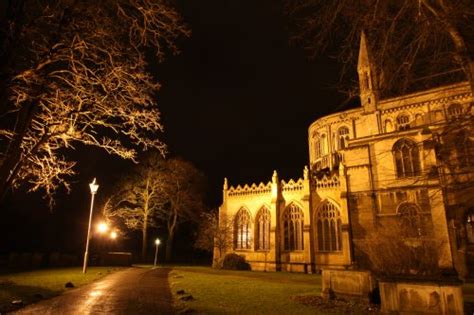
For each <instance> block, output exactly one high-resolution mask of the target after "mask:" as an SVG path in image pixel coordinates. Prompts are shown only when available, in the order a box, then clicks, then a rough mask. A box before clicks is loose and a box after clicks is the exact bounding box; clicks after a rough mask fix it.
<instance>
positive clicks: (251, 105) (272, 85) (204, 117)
mask: <svg viewBox="0 0 474 315" xmlns="http://www.w3.org/2000/svg"><path fill="white" fill-rule="evenodd" d="M183 15H184V17H185V19H186V21H187V22H188V23H189V24H190V26H191V28H192V30H193V35H192V38H191V39H190V40H189V41H187V42H186V43H185V44H184V47H183V53H182V54H181V55H180V56H178V57H174V58H171V59H169V60H168V61H167V62H166V63H164V64H163V65H160V66H158V67H157V68H156V71H154V72H155V73H156V76H157V78H158V79H159V80H160V81H161V82H162V85H163V87H162V90H161V93H160V95H159V104H160V108H161V110H162V113H163V120H164V123H165V128H166V139H167V143H168V144H169V146H170V151H171V152H172V153H175V154H179V155H182V156H183V157H185V158H187V159H189V160H191V161H193V162H195V164H196V165H197V166H198V167H199V168H201V169H202V170H203V171H205V172H206V174H207V175H208V177H209V183H210V187H209V188H210V196H211V200H210V201H211V203H212V204H218V203H220V192H219V193H216V190H220V189H221V187H222V182H223V177H225V176H227V177H228V179H229V181H230V183H231V184H238V183H252V182H253V181H265V182H266V181H269V180H270V178H271V174H272V171H273V169H277V170H278V171H279V172H280V174H281V175H282V176H283V177H289V176H291V177H296V176H301V174H302V169H303V166H304V165H305V164H306V163H307V161H308V153H307V128H308V126H309V124H310V123H311V122H312V121H314V120H315V119H316V118H318V117H320V116H321V115H324V114H326V113H328V112H331V110H332V109H333V108H334V107H335V105H336V104H337V103H338V102H339V100H340V97H338V95H337V94H336V93H335V91H334V89H330V87H331V86H334V84H335V83H336V82H337V78H338V73H337V69H338V67H337V65H336V64H335V63H334V62H333V61H332V60H330V59H328V58H321V59H320V60H315V61H312V62H310V61H308V60H307V58H306V57H305V55H304V53H303V51H302V50H301V49H299V48H298V47H292V48H290V47H289V45H288V34H287V31H286V21H285V19H284V15H283V12H282V8H281V6H280V5H279V4H278V1H269V0H262V1H228V0H224V1H209V0H203V1H186V5H185V6H183Z"/></svg>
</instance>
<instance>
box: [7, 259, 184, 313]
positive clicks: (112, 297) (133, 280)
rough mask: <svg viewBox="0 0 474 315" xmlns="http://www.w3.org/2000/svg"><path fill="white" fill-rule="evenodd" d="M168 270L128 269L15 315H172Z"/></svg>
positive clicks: (34, 305) (21, 310) (31, 306)
mask: <svg viewBox="0 0 474 315" xmlns="http://www.w3.org/2000/svg"><path fill="white" fill-rule="evenodd" d="M169 272H170V269H166V268H158V269H149V268H129V269H126V270H124V271H118V272H116V273H113V274H111V275H108V276H106V277H104V278H102V279H100V280H98V281H95V282H93V283H91V284H88V285H86V286H83V287H80V288H77V289H72V290H71V291H67V292H66V293H64V294H62V295H60V296H57V297H54V298H52V299H49V300H45V301H42V302H39V303H36V304H32V305H29V306H27V307H25V308H22V309H20V310H18V311H17V312H15V313H14V314H35V315H36V314H173V313H175V312H174V310H173V306H172V295H171V291H170V289H169V285H168V273H169Z"/></svg>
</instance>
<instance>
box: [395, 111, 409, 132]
mask: <svg viewBox="0 0 474 315" xmlns="http://www.w3.org/2000/svg"><path fill="white" fill-rule="evenodd" d="M397 124H398V130H408V129H410V117H409V116H408V115H406V114H401V115H400V116H398V117H397Z"/></svg>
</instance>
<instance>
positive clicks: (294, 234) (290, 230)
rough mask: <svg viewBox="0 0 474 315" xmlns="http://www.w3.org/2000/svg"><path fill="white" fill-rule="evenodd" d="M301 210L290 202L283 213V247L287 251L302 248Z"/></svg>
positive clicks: (302, 224)
mask: <svg viewBox="0 0 474 315" xmlns="http://www.w3.org/2000/svg"><path fill="white" fill-rule="evenodd" d="M303 226H304V217H303V211H302V210H301V209H300V208H299V207H298V206H296V205H295V204H290V205H289V206H288V207H287V208H286V209H285V213H284V215H283V233H284V249H285V250H287V251H293V250H303V248H304V244H303V243H304V242H303Z"/></svg>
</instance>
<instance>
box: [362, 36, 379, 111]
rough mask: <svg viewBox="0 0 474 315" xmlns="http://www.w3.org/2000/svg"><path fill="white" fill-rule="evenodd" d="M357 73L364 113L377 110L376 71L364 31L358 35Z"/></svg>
mask: <svg viewBox="0 0 474 315" xmlns="http://www.w3.org/2000/svg"><path fill="white" fill-rule="evenodd" d="M357 72H358V73H359V88H360V102H361V104H362V107H363V108H364V112H366V113H370V112H373V111H375V110H376V109H377V102H378V83H377V80H376V79H377V71H376V69H375V65H374V63H373V60H372V56H371V53H370V47H369V45H368V42H367V38H366V36H365V33H364V31H362V33H361V35H360V47H359V60H358V63H357Z"/></svg>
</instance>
